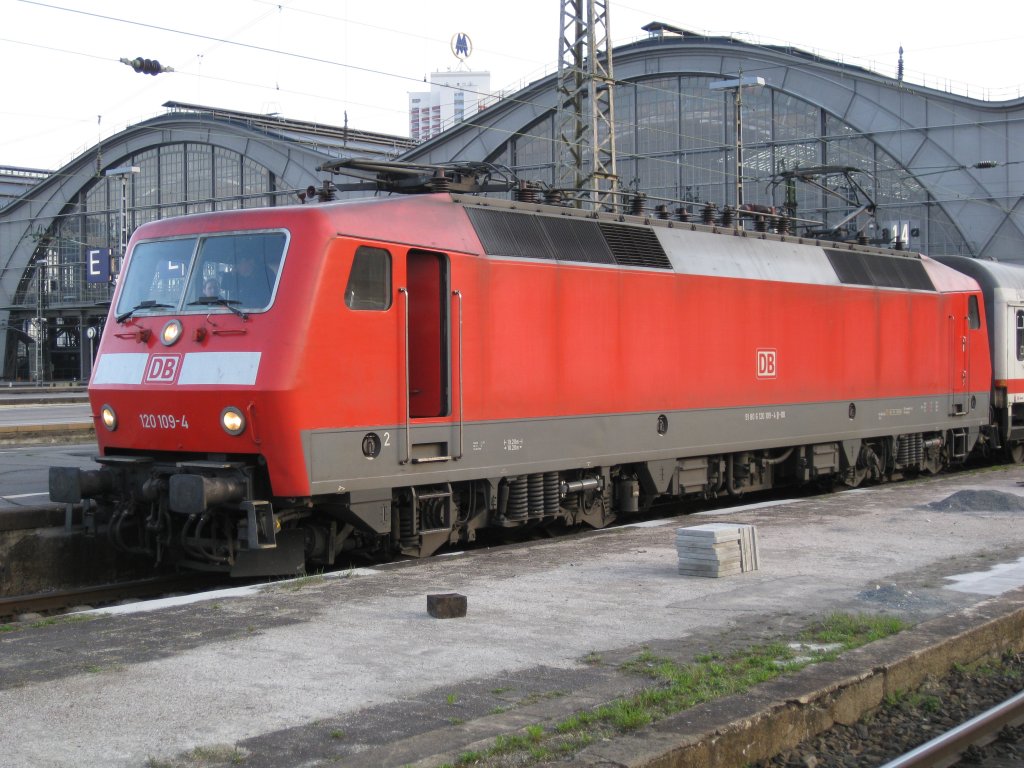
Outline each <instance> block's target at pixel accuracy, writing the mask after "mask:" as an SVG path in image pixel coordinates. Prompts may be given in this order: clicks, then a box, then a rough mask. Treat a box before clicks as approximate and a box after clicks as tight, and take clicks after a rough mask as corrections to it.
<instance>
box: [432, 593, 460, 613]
mask: <svg viewBox="0 0 1024 768" xmlns="http://www.w3.org/2000/svg"><path fill="white" fill-rule="evenodd" d="M466 607H467V600H466V596H465V595H460V594H459V593H458V592H446V593H444V594H440V595H427V613H429V614H430V615H431V616H433V617H434V618H435V619H461V618H462V617H463V616H465V615H466Z"/></svg>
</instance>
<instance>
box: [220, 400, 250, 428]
mask: <svg viewBox="0 0 1024 768" xmlns="http://www.w3.org/2000/svg"><path fill="white" fill-rule="evenodd" d="M220 425H221V426H222V427H223V428H224V431H225V432H227V433H228V434H229V435H240V434H242V433H243V432H244V431H245V416H243V415H242V412H241V411H240V410H238V409H237V408H235V407H234V406H228V407H227V408H225V409H224V410H223V411H221V412H220Z"/></svg>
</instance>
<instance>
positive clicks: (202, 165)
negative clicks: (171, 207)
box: [185, 144, 213, 213]
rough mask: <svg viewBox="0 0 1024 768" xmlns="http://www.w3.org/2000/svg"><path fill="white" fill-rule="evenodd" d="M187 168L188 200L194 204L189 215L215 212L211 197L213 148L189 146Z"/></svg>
mask: <svg viewBox="0 0 1024 768" xmlns="http://www.w3.org/2000/svg"><path fill="white" fill-rule="evenodd" d="M185 168H186V169H187V171H188V174H187V181H186V184H185V194H186V199H188V200H190V201H196V200H198V201H201V202H193V203H192V204H191V205H189V206H188V212H189V213H202V212H204V211H210V210H213V204H212V203H211V202H210V197H211V196H212V195H213V147H211V146H209V145H208V144H188V145H187V149H186V153H185Z"/></svg>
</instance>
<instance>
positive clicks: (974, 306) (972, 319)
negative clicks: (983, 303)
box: [967, 296, 981, 331]
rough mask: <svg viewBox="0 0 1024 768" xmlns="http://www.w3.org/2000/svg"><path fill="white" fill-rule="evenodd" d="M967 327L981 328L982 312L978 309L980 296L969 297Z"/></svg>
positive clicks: (974, 329) (973, 329)
mask: <svg viewBox="0 0 1024 768" xmlns="http://www.w3.org/2000/svg"><path fill="white" fill-rule="evenodd" d="M967 327H968V328H970V329H971V330H972V331H976V330H978V329H979V328H981V312H979V311H978V297H977V296H969V297H968V298H967Z"/></svg>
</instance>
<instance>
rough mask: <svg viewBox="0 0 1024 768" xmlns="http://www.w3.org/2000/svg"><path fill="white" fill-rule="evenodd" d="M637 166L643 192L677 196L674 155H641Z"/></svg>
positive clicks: (677, 172)
mask: <svg viewBox="0 0 1024 768" xmlns="http://www.w3.org/2000/svg"><path fill="white" fill-rule="evenodd" d="M637 166H638V168H639V170H638V173H639V175H640V178H641V179H643V191H644V192H646V193H647V194H648V195H650V196H652V197H667V198H671V199H678V198H679V196H680V195H679V164H678V163H677V162H676V156H675V155H662V156H660V157H641V158H639V159H638V160H637ZM623 170H624V169H623ZM627 186H629V185H627Z"/></svg>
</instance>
